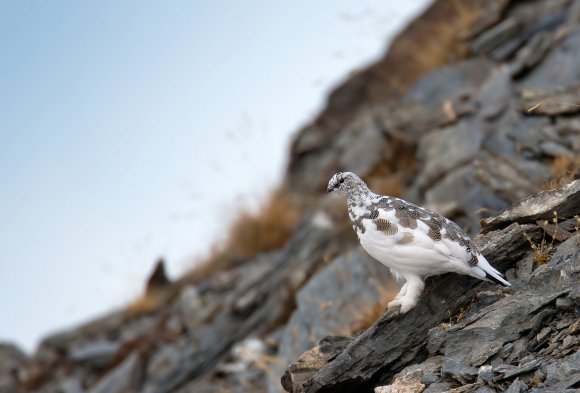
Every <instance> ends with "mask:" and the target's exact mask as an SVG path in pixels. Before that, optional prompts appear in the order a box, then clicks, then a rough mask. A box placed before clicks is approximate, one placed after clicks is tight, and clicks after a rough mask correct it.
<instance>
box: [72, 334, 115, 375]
mask: <svg viewBox="0 0 580 393" xmlns="http://www.w3.org/2000/svg"><path fill="white" fill-rule="evenodd" d="M120 348H121V343H119V342H118V341H106V340H103V341H92V342H90V343H86V344H84V345H79V346H76V347H74V348H72V349H71V350H70V351H69V354H68V358H69V359H70V360H71V361H72V362H74V363H83V364H85V365H86V366H88V367H91V368H105V367H106V366H107V365H108V364H109V363H110V362H111V360H113V358H114V357H115V355H116V354H117V352H118V351H119V349H120Z"/></svg>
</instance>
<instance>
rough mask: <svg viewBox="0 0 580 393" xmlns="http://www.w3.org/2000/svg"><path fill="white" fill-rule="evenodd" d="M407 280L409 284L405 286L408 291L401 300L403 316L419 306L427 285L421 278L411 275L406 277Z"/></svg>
mask: <svg viewBox="0 0 580 393" xmlns="http://www.w3.org/2000/svg"><path fill="white" fill-rule="evenodd" d="M406 278H407V284H405V286H406V287H407V290H406V293H405V295H404V296H403V297H402V298H401V299H399V301H400V304H401V314H405V313H406V312H408V311H409V310H411V309H412V308H413V307H415V306H416V305H417V303H418V302H419V298H420V297H421V293H423V289H424V288H425V283H424V282H423V279H422V278H421V277H419V276H415V275H410V276H406ZM391 303H392V302H391ZM389 305H390V303H389Z"/></svg>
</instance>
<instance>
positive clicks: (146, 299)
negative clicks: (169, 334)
mask: <svg viewBox="0 0 580 393" xmlns="http://www.w3.org/2000/svg"><path fill="white" fill-rule="evenodd" d="M166 300H167V298H166V297H164V296H158V295H157V294H153V293H151V294H145V295H143V296H141V297H139V298H138V299H137V300H135V301H133V302H132V303H131V304H129V305H128V306H127V307H126V308H125V310H124V311H125V315H126V316H127V317H137V316H140V315H144V314H148V313H151V312H154V311H156V310H158V309H159V308H160V307H161V306H163V305H164V304H165V302H166Z"/></svg>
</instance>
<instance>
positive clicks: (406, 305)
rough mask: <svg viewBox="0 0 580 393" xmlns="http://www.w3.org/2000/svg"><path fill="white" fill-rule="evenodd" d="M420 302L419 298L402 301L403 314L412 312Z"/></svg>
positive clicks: (408, 298)
mask: <svg viewBox="0 0 580 393" xmlns="http://www.w3.org/2000/svg"><path fill="white" fill-rule="evenodd" d="M418 302H419V299H417V298H410V297H405V298H403V299H401V314H406V313H407V312H409V311H410V310H412V309H413V308H414V307H415V306H416V305H417V303H418Z"/></svg>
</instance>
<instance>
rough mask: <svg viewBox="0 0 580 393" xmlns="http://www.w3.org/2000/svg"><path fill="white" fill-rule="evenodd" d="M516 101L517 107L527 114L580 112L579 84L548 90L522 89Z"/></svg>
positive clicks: (548, 114) (553, 114)
mask: <svg viewBox="0 0 580 393" xmlns="http://www.w3.org/2000/svg"><path fill="white" fill-rule="evenodd" d="M520 94H521V99H520V102H519V103H518V106H519V109H520V110H521V111H522V112H524V113H526V114H528V115H546V116H556V115H570V114H574V113H578V112H580V105H579V104H577V102H580V84H578V82H577V83H575V84H573V85H568V86H566V87H563V88H562V87H560V88H556V89H550V90H548V91H536V90H531V91H528V90H524V91H522V92H521V93H520Z"/></svg>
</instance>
